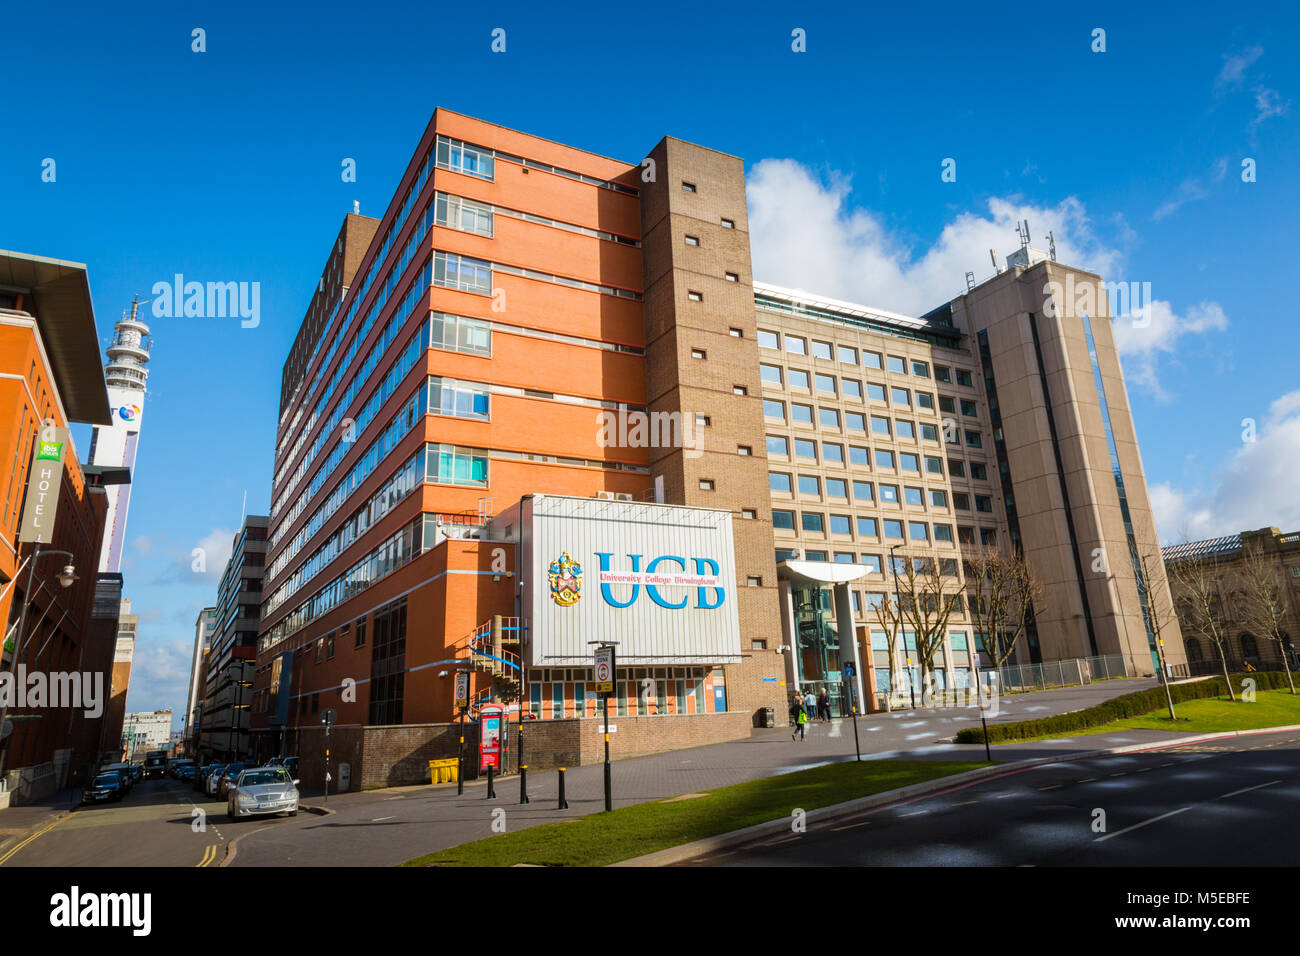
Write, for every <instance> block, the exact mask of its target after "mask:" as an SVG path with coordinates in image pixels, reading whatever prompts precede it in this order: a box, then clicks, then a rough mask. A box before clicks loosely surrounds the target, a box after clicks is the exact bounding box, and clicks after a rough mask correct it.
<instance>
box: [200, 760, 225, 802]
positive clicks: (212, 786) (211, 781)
mask: <svg viewBox="0 0 1300 956" xmlns="http://www.w3.org/2000/svg"><path fill="white" fill-rule="evenodd" d="M225 769H226V765H225V764H224V763H214V764H208V766H207V767H206V768H205V772H204V774H203V792H204V793H206V794H207V795H208V796H210V797H211V796H213V795H215V794H216V792H217V781H218V780H220V779H221V774H222V772H223V771H224V770H225Z"/></svg>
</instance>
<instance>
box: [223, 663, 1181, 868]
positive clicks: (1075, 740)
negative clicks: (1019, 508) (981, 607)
mask: <svg viewBox="0 0 1300 956" xmlns="http://www.w3.org/2000/svg"><path fill="white" fill-rule="evenodd" d="M1153 685H1154V682H1153V681H1136V680H1128V681H1111V682H1106V683H1105V684H1093V685H1089V686H1088V687H1082V688H1068V689H1065V690H1061V691H1044V692H1041V693H1036V694H1025V695H1021V696H1019V697H1014V698H1008V699H1005V700H1003V701H1002V708H1001V713H1000V714H999V716H998V717H997V718H996V720H997V721H1003V720H1023V719H1025V718H1027V717H1038V716H1045V715H1047V714H1051V713H1063V712H1066V711H1070V710H1077V709H1079V708H1081V707H1086V706H1090V705H1091V704H1094V703H1097V702H1098V701H1100V700H1104V699H1106V698H1108V697H1114V696H1118V695H1119V694H1124V693H1130V692H1132V691H1134V690H1141V689H1144V688H1145V687H1149V686H1153ZM972 722H974V723H975V724H976V725H978V723H979V716H978V711H976V710H974V709H973V708H970V709H963V708H945V709H942V710H936V711H932V712H929V713H926V714H918V713H916V712H913V711H908V712H903V713H895V714H876V715H871V716H866V717H862V718H859V721H858V731H859V739H860V740H861V743H862V752H863V755H864V758H865V759H882V758H887V757H898V756H908V757H916V758H920V759H937V760H982V759H984V748H983V745H982V744H980V745H958V744H952V743H949V742H948V741H950V740H951V739H952V736H953V734H955V733H956V732H957V730H959V729H961V728H962V727H968V726H971V724H972ZM1179 736H1183V735H1180V734H1174V733H1166V732H1162V731H1126V732H1122V733H1114V734H1100V735H1091V736H1088V737H1071V738H1063V739H1061V740H1057V741H1042V742H1034V743H1025V744H1009V745H1003V746H999V747H994V748H993V758H994V759H995V760H998V761H1014V760H1024V759H1028V758H1030V757H1037V756H1047V755H1051V754H1056V753H1059V754H1062V755H1063V756H1064V755H1067V754H1071V753H1081V752H1084V751H1088V750H1096V749H1104V748H1106V747H1114V746H1122V745H1124V744H1133V743H1142V742H1145V741H1150V742H1151V743H1153V744H1154V743H1158V742H1160V741H1162V740H1171V739H1176V738H1178V737H1179ZM614 746H615V750H617V734H616V735H615V744H614ZM852 759H854V749H853V727H852V722H851V721H849V720H845V719H841V720H836V721H832V722H830V723H829V724H816V723H814V724H812V725H811V726H810V727H809V729H808V735H807V739H806V740H803V741H800V742H794V741H791V739H790V732H789V730H788V729H780V728H778V729H775V730H757V731H755V732H754V733H753V735H752V736H750V737H749V738H746V739H744V740H737V741H730V742H728V743H721V744H711V745H708V746H704V747H695V748H692V749H689V750H676V751H670V752H668V753H662V754H652V755H649V756H644V757H630V758H627V759H625V760H617V761H615V763H614V765H613V768H612V777H613V785H614V805H615V806H616V807H619V806H630V805H633V804H636V803H642V802H645V801H648V800H662V799H665V798H668V797H673V796H678V795H680V794H683V793H692V792H696V791H700V790H709V789H712V788H715V787H722V786H727V785H729V784H735V783H744V782H746V781H749V780H756V779H759V778H761V777H770V776H774V775H778V774H782V773H789V772H792V771H796V770H803V769H807V768H809V767H814V766H820V765H822V764H825V763H830V762H835V761H842V760H852ZM528 784H529V786H528V794H529V798H530V800H531V802H530V803H528V804H524V805H521V804H519V802H518V801H519V779H518V777H506V778H504V779H503V780H501V781H498V782H497V784H496V792H497V798H496V799H494V800H488V799H486V791H487V787H486V783H484V782H481V781H476V782H473V783H467V784H466V786H465V793H464V795H463V796H457V794H456V787H455V785H454V784H450V785H448V784H444V785H440V786H436V787H433V786H425V787H402V788H394V789H389V790H372V791H366V792H364V793H350V794H341V795H338V796H332V797H330V799H329V801H328V803H325V804H322V802H321V800H320V798H319V797H317V798H313V799H312V800H311V803H313V804H314V805H324V806H328V807H329V808H330V809H331V810H333V811H335V812H334V813H332V814H330V815H328V816H325V817H319V816H307V815H301V814H300V815H299V816H298V817H297V818H294V819H291V820H290V819H280V820H271V821H266V822H258V823H239V824H235V825H233V826H232V827H231V828H230V829H229V830H228V831H227V832H228V833H229V835H230V836H231V837H232V838H237V840H238V843H237V847H236V854H235V858H234V860H233V861H232V865H234V866H258V865H262V866H285V865H289V866H294V865H301V866H391V865H394V864H397V863H401V862H404V861H405V860H408V859H411V858H412V857H416V856H419V855H421V854H423V853H429V852H432V851H434V850H438V849H443V848H446V847H449V846H455V845H457V844H460V843H465V842H469V841H471V840H477V839H480V838H482V837H487V836H491V835H492V822H493V814H492V812H493V810H494V809H497V808H500V809H504V810H505V823H506V826H507V828H508V829H509V830H511V831H514V830H518V829H523V828H525V827H529V826H536V825H538V824H541V823H549V822H555V821H557V820H563V819H571V818H575V817H579V816H584V815H586V814H588V813H593V812H597V811H599V810H601V809H602V808H603V806H604V788H603V769H602V767H601V765H600V764H593V765H589V766H584V767H574V768H572V769H570V770H569V771H568V773H567V774H566V791H567V797H568V803H569V809H568V810H564V811H561V810H557V809H556V802H557V801H556V797H557V774H556V772H555V771H541V772H536V773H533V774H530V775H529V778H528ZM244 827H246V828H247V829H244V830H243V831H242V832H241V828H244Z"/></svg>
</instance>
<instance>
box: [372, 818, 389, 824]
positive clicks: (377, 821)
mask: <svg viewBox="0 0 1300 956" xmlns="http://www.w3.org/2000/svg"><path fill="white" fill-rule="evenodd" d="M392 819H393V817H375V818H374V819H373V820H371V821H370V822H371V823H383V822H384V821H385V820H392Z"/></svg>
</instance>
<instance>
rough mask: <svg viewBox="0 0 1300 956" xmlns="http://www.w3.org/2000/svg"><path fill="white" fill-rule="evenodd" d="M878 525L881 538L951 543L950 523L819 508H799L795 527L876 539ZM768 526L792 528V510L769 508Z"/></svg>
mask: <svg viewBox="0 0 1300 956" xmlns="http://www.w3.org/2000/svg"><path fill="white" fill-rule="evenodd" d="M918 490H919V489H918ZM882 525H883V530H884V534H883V537H885V538H890V539H894V540H898V541H925V542H929V541H934V542H936V543H940V544H952V543H953V531H952V525H950V524H941V523H937V522H936V523H935V524H934V525H930V524H929V523H928V522H925V521H906V522H904V521H900V520H896V519H893V518H886V519H884V520H883V521H881V520H878V519H876V518H868V517H866V516H865V515H856V516H854V515H837V514H832V515H825V514H822V513H821V512H820V511H803V512H800V513H799V530H800V531H802V532H804V533H806V534H827V533H829V534H838V535H847V536H850V537H852V536H853V534H854V531H855V529H856V532H857V537H859V538H880V537H882V535H881V526H882ZM772 527H774V528H776V529H777V530H786V531H793V530H795V513H794V512H793V511H773V512H772ZM904 532H906V533H904ZM850 557H852V555H850ZM812 560H815V559H812Z"/></svg>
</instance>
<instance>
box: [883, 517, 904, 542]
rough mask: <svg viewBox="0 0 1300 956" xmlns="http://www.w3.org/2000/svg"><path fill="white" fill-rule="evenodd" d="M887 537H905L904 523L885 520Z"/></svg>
mask: <svg viewBox="0 0 1300 956" xmlns="http://www.w3.org/2000/svg"><path fill="white" fill-rule="evenodd" d="M885 537H886V538H899V539H901V538H902V537H903V522H901V521H893V520H890V519H888V518H887V519H885Z"/></svg>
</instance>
